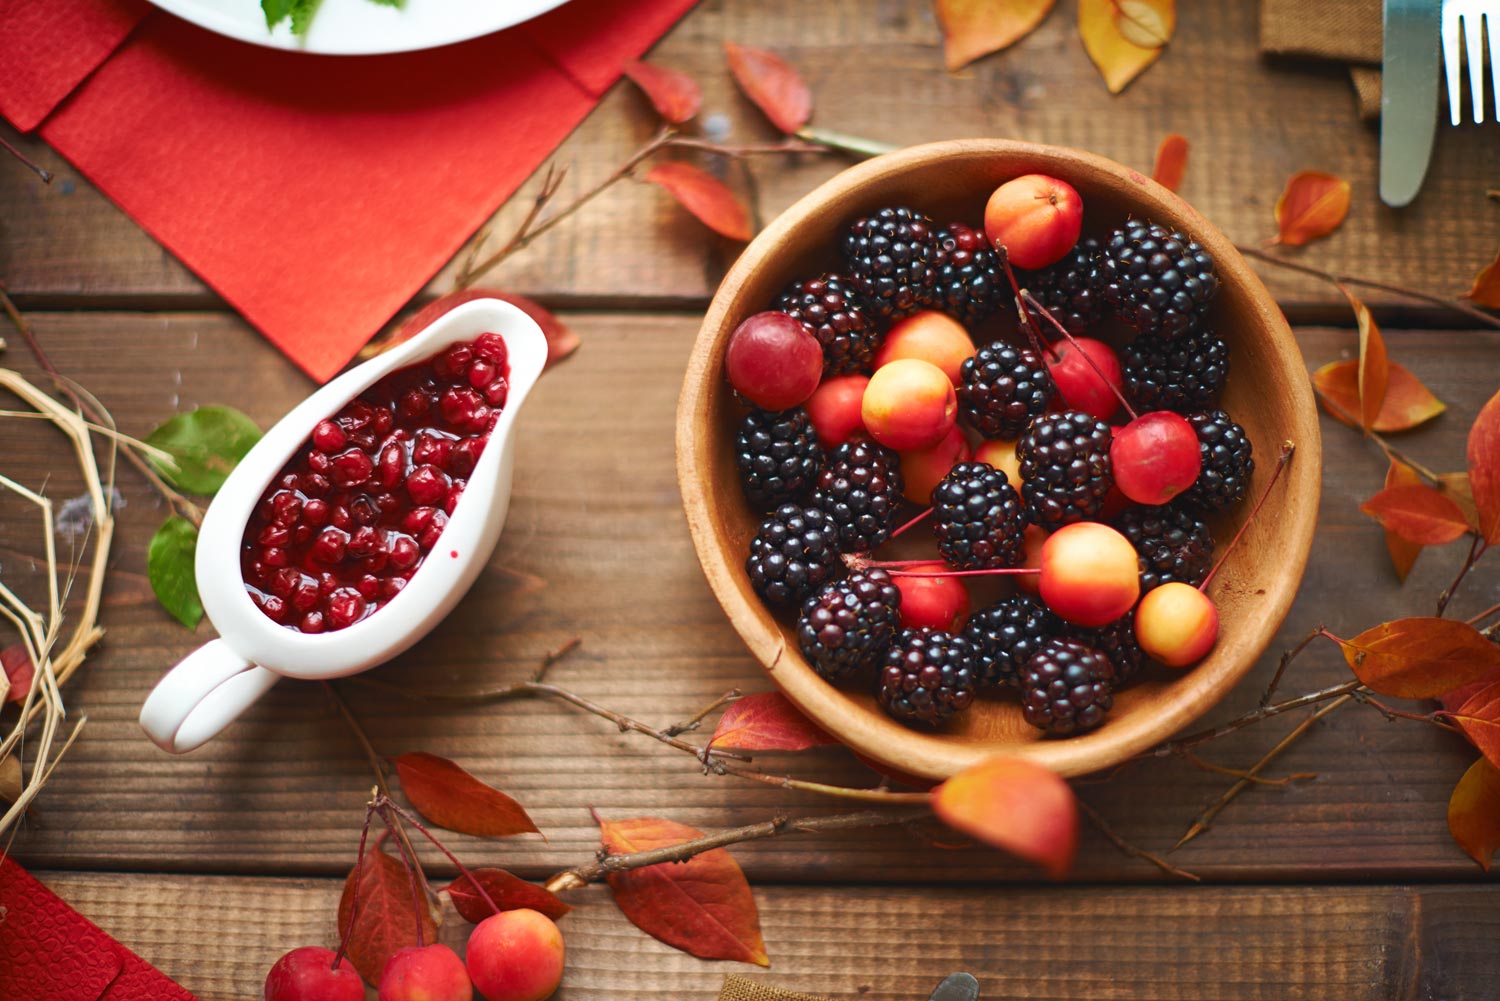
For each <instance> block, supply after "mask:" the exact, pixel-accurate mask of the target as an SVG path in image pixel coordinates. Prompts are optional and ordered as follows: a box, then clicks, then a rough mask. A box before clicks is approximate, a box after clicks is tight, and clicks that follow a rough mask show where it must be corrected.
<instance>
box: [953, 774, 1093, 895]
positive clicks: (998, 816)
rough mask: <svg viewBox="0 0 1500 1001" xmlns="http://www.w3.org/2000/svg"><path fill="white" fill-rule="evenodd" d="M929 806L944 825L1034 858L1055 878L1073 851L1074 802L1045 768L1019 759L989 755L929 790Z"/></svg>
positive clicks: (1075, 830) (1060, 781) (1069, 861)
mask: <svg viewBox="0 0 1500 1001" xmlns="http://www.w3.org/2000/svg"><path fill="white" fill-rule="evenodd" d="M932 811H933V813H935V814H937V816H938V818H939V819H940V820H942V821H943V822H944V823H946V824H947V825H948V826H949V827H952V828H955V829H957V830H959V831H962V832H963V833H965V834H968V835H970V836H972V837H975V838H978V839H979V840H980V841H983V842H984V843H985V844H988V845H993V846H994V847H996V848H1000V849H1003V850H1004V851H1008V852H1010V853H1011V854H1013V855H1018V856H1020V857H1021V858H1023V859H1026V860H1027V861H1028V862H1035V863H1036V864H1037V865H1040V866H1041V867H1042V868H1043V869H1045V870H1047V872H1048V873H1049V874H1050V875H1051V876H1052V878H1053V879H1061V878H1062V877H1063V876H1065V875H1067V872H1068V869H1069V868H1071V867H1072V865H1073V856H1074V854H1076V852H1077V850H1078V804H1077V802H1076V801H1075V800H1074V798H1073V790H1072V789H1071V788H1069V786H1068V783H1067V782H1065V781H1063V779H1062V777H1061V776H1059V775H1058V774H1057V773H1056V772H1054V771H1052V770H1051V769H1050V768H1044V767H1042V766H1041V765H1038V764H1034V763H1032V762H1030V761H1027V760H1025V759H1024V758H989V759H987V760H985V761H981V762H980V763H979V764H977V765H974V766H973V767H972V768H968V769H966V770H964V771H962V772H959V773H958V774H957V775H955V776H953V777H952V778H951V779H949V780H948V781H946V782H944V783H943V784H942V785H940V786H938V787H937V788H936V789H934V790H933V791H932Z"/></svg>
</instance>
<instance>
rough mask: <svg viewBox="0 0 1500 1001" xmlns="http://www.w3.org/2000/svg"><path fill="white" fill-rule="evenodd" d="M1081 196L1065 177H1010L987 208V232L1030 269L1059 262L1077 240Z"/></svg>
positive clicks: (1015, 261)
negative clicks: (1062, 178) (1061, 179)
mask: <svg viewBox="0 0 1500 1001" xmlns="http://www.w3.org/2000/svg"><path fill="white" fill-rule="evenodd" d="M1082 229H1083V199H1081V198H1079V197H1078V192H1077V191H1075V190H1074V189H1073V186H1072V185H1071V184H1068V183H1067V182H1066V181H1059V180H1058V179H1057V178H1055V177H1048V176H1047V175H1045V174H1027V175H1025V176H1023V177H1017V178H1015V179H1014V180H1010V181H1006V182H1005V183H1004V184H1002V185H1000V187H998V188H996V189H995V193H994V194H992V195H990V200H989V203H988V204H986V205H985V207H984V232H985V235H986V236H988V237H989V238H990V242H991V243H993V244H994V245H995V246H996V247H1002V246H1003V247H1004V248H1005V251H1006V253H1007V254H1008V255H1009V256H1010V262H1011V263H1012V264H1014V265H1015V266H1016V267H1018V268H1025V269H1026V270H1028V271H1032V270H1035V269H1037V268H1045V267H1047V266H1048V265H1050V264H1056V263H1057V262H1058V261H1060V260H1062V259H1063V258H1064V257H1066V256H1067V254H1068V251H1070V250H1072V249H1073V247H1074V245H1075V244H1077V243H1078V234H1079V233H1080V232H1081V231H1082Z"/></svg>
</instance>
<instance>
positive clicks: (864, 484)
mask: <svg viewBox="0 0 1500 1001" xmlns="http://www.w3.org/2000/svg"><path fill="white" fill-rule="evenodd" d="M902 488H903V484H902V482H901V459H900V457H899V456H898V455H897V454H896V453H895V452H893V451H891V450H890V449H888V448H886V447H885V446H884V445H877V444H876V443H875V442H873V441H867V440H864V439H860V440H857V441H851V442H848V443H846V444H843V445H840V446H839V447H838V448H836V449H834V450H833V453H832V454H831V455H830V456H829V457H828V462H827V464H826V465H825V466H824V467H823V471H822V472H821V473H819V474H818V481H817V489H816V490H814V492H813V505H814V506H815V507H817V508H819V509H821V510H822V511H824V512H825V513H826V514H827V515H828V516H829V517H830V518H832V519H833V523H834V525H835V526H836V527H837V529H838V547H839V551H840V552H844V553H862V552H865V551H866V550H870V549H874V548H875V547H876V546H878V545H880V544H881V543H882V542H884V541H885V540H886V539H888V538H889V537H890V534H891V527H892V525H891V522H892V521H893V520H894V518H895V515H896V512H897V511H898V510H900V507H901V490H902Z"/></svg>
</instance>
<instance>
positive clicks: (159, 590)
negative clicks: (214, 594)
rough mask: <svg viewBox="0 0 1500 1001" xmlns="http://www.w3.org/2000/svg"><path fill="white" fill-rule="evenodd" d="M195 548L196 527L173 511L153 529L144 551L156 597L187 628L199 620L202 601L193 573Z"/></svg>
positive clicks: (147, 574)
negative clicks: (146, 548) (147, 548)
mask: <svg viewBox="0 0 1500 1001" xmlns="http://www.w3.org/2000/svg"><path fill="white" fill-rule="evenodd" d="M197 550H198V529H197V528H196V527H195V526H194V525H193V523H192V522H190V521H188V520H187V519H186V518H180V517H178V516H177V515H175V514H174V515H173V516H172V517H170V518H168V519H167V520H166V521H164V522H162V525H161V527H160V528H158V529H157V530H156V534H155V535H153V536H152V537H151V548H150V549H149V550H148V551H147V553H146V576H147V577H148V578H150V580H151V590H152V591H153V592H155V593H156V600H157V601H159V602H161V607H163V608H165V609H166V610H167V611H168V612H170V613H172V617H173V618H174V619H176V620H177V621H178V622H181V623H182V624H183V625H185V626H187V627H188V628H189V629H194V628H197V625H198V623H199V622H200V621H201V620H202V619H203V603H202V602H201V601H200V600H199V599H198V582H197V579H196V577H195V576H194V574H193V556H194V554H195V553H196V552H197Z"/></svg>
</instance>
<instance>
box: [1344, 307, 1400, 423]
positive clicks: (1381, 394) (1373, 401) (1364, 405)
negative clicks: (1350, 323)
mask: <svg viewBox="0 0 1500 1001" xmlns="http://www.w3.org/2000/svg"><path fill="white" fill-rule="evenodd" d="M1339 291H1341V292H1343V293H1344V298H1345V299H1348V300H1349V305H1350V306H1351V307H1353V309H1354V318H1355V319H1356V320H1357V321H1358V322H1359V371H1358V386H1359V409H1358V410H1357V411H1355V413H1357V414H1359V426H1360V427H1362V428H1363V429H1364V430H1366V431H1369V430H1371V429H1372V428H1373V427H1374V424H1375V418H1376V417H1378V416H1380V408H1381V406H1382V405H1383V404H1384V403H1385V394H1386V390H1387V389H1388V388H1389V386H1390V381H1391V365H1390V361H1389V359H1388V358H1387V357H1386V353H1385V338H1384V337H1382V336H1380V326H1379V325H1378V324H1377V323H1376V322H1375V317H1373V316H1371V315H1370V307H1368V306H1366V305H1365V304H1364V303H1363V302H1361V301H1360V300H1359V299H1358V298H1356V297H1355V295H1354V293H1353V292H1350V291H1349V290H1348V289H1347V288H1345V287H1344V286H1342V285H1340V286H1339Z"/></svg>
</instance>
